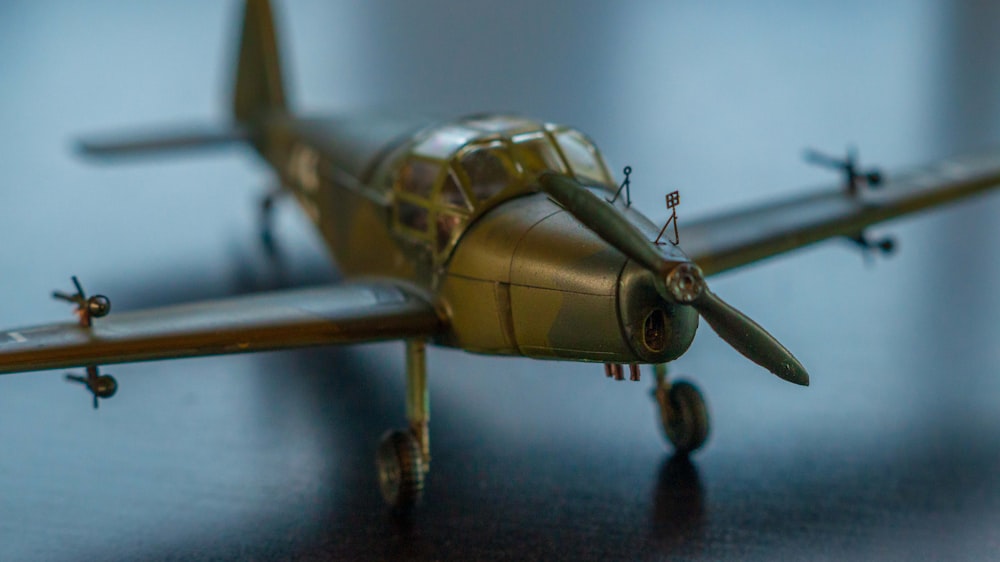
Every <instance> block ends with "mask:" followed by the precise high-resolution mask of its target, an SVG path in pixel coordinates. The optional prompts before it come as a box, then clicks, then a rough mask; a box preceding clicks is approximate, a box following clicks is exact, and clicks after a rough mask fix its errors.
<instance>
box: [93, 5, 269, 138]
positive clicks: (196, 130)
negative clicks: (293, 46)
mask: <svg viewBox="0 0 1000 562" xmlns="http://www.w3.org/2000/svg"><path fill="white" fill-rule="evenodd" d="M285 109H286V105H285V88H284V84H283V83H282V77H281V61H280V59H279V56H278V44H277V40H276V38H275V32H274V17H273V15H272V13H271V5H270V3H269V2H268V0H246V8H245V12H244V15H243V36H242V40H241V44H240V59H239V63H238V65H237V69H236V90H235V92H234V94H233V117H234V118H235V123H232V124H224V125H217V126H212V127H185V128H176V127H175V128H172V129H169V130H161V131H150V132H146V133H142V134H138V135H125V136H122V135H115V136H111V137H104V138H98V139H90V140H83V141H81V142H80V143H79V145H78V148H79V150H80V152H82V153H83V154H85V155H87V156H96V157H117V156H146V155H158V154H169V153H172V152H177V151H179V150H187V149H203V148H208V147H215V146H228V145H232V144H237V143H240V142H250V143H251V144H255V145H256V139H255V138H254V137H255V135H254V132H255V131H256V130H257V127H256V125H257V122H258V121H259V120H260V119H261V118H262V117H264V116H266V115H268V114H271V113H274V112H275V111H285Z"/></svg>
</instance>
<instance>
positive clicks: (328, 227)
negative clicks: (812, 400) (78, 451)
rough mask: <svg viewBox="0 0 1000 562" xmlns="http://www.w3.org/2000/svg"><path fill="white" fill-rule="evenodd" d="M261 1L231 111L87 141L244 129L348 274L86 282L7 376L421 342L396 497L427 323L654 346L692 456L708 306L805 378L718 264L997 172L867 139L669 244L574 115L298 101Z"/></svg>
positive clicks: (559, 353) (417, 463)
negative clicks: (325, 114) (887, 171)
mask: <svg viewBox="0 0 1000 562" xmlns="http://www.w3.org/2000/svg"><path fill="white" fill-rule="evenodd" d="M245 8H246V9H245V12H244V16H243V35H242V39H241V47H240V55H239V63H238V67H237V73H236V75H237V76H236V87H235V96H234V100H233V101H234V103H233V118H234V119H233V123H232V124H231V125H227V126H225V127H223V128H222V129H221V130H215V131H210V132H205V131H202V132H196V133H193V134H188V133H184V134H164V135H152V136H149V137H146V138H139V139H131V140H124V141H122V140H111V141H108V142H89V143H85V144H84V145H83V149H84V152H86V153H89V154H92V155H104V156H113V155H122V154H137V153H145V152H158V151H162V150H173V149H177V148H192V147H201V146H206V145H213V144H219V143H230V142H245V143H248V144H250V145H251V146H252V147H253V148H254V149H255V150H256V151H257V152H258V153H259V154H260V155H261V156H262V157H263V158H264V159H265V160H266V161H267V162H268V163H269V164H270V165H271V167H272V168H273V169H274V172H275V174H276V175H277V176H278V179H279V181H280V184H281V185H282V186H283V190H285V191H288V192H291V193H293V194H294V195H295V197H296V198H297V199H298V201H299V202H300V203H301V206H302V208H303V209H304V210H305V213H306V214H307V215H308V217H309V218H310V219H311V220H312V222H313V223H314V224H315V225H316V227H317V228H318V229H319V231H320V232H321V233H322V236H323V239H324V240H325V242H326V244H327V246H328V247H329V249H330V251H331V253H332V254H333V256H334V257H335V259H336V262H337V264H338V266H339V268H340V270H341V271H342V273H343V274H344V275H345V277H347V278H348V279H349V280H350V282H348V283H346V284H340V285H333V286H327V287H315V288H308V289H298V290H285V291H273V292H266V293H260V294H255V295H248V296H242V297H233V298H229V299H220V300H213V301H207V302H200V303H191V304H187V305H180V306H172V307H164V308H158V309H146V310H133V311H126V312H111V305H110V301H109V300H108V299H107V298H106V297H102V296H100V295H98V296H92V297H89V298H88V297H87V296H86V295H85V294H84V291H83V288H82V287H81V285H80V284H79V283H78V282H76V292H75V294H63V293H56V294H55V296H56V297H58V298H60V299H62V300H66V301H68V302H70V303H72V304H74V305H75V306H76V313H77V315H78V316H79V318H78V322H66V323H57V324H48V325H42V326H33V327H27V328H20V329H12V330H6V331H0V373H14V372H23V371H40V370H48V369H63V368H73V367H84V368H85V369H86V375H85V376H78V375H71V376H70V379H71V380H73V381H76V382H79V383H82V384H84V385H85V386H86V388H87V389H88V390H89V391H90V392H91V393H92V394H93V399H94V405H95V407H96V406H97V404H98V399H99V398H108V397H110V396H112V395H113V394H115V391H116V389H117V383H116V382H115V380H114V379H113V378H112V377H110V376H108V375H106V374H105V375H101V374H100V373H99V368H100V366H102V365H106V364H114V363H127V362H135V361H148V360H157V359H172V358H180V357H199V356H206V355H217V354H226V353H246V352H252V351H261V350H273V349H290V348H299V347H306V346H316V345H333V344H344V343H354V342H367V341H382V340H403V341H405V342H406V358H407V361H406V374H407V377H406V380H407V395H406V413H407V420H408V422H409V427H407V428H406V429H404V430H400V431H394V432H390V433H387V434H386V435H385V436H384V437H383V439H382V442H381V444H380V446H379V449H378V454H377V468H378V474H379V483H380V487H381V490H382V493H383V496H384V497H385V499H386V501H387V502H388V503H389V504H391V505H393V506H395V507H398V508H409V507H412V506H413V505H415V504H416V503H417V502H418V501H419V500H420V498H421V495H422V492H423V484H424V477H425V475H426V473H427V472H428V470H429V463H430V445H429V443H430V442H429V432H428V420H429V413H428V404H429V401H428V389H427V373H426V356H425V345H426V343H427V342H428V341H431V342H434V343H437V344H440V345H445V346H452V347H456V348H461V349H465V350H468V351H472V352H476V353H486V354H496V355H522V356H527V357H534V358H540V359H563V360H572V361H590V362H600V363H604V364H605V374H607V375H608V376H611V377H613V378H615V379H619V380H621V379H624V378H625V376H624V374H623V372H624V371H623V364H628V365H629V374H630V377H629V378H631V379H632V380H638V379H639V365H640V364H653V365H654V366H655V367H654V369H655V372H656V375H657V376H656V391H655V396H656V401H657V405H658V411H659V414H660V421H661V423H662V426H663V429H664V432H665V434H666V436H667V437H668V439H669V440H670V442H671V443H673V445H674V447H675V448H676V450H677V451H679V452H681V453H689V452H691V451H693V450H695V449H698V448H699V447H701V446H702V444H704V443H705V440H706V437H707V435H708V417H707V410H706V408H705V404H704V401H703V400H702V398H701V395H700V393H699V392H698V391H697V389H696V388H695V387H694V386H693V385H692V384H690V383H687V382H683V381H682V382H671V381H669V380H668V378H667V376H666V369H665V367H664V365H665V364H666V363H667V362H669V361H672V360H674V359H676V358H678V357H680V356H681V355H682V354H683V353H684V352H685V351H686V350H687V349H688V347H689V346H690V345H691V342H692V339H693V338H694V335H695V331H696V329H697V327H698V325H699V318H701V319H702V320H705V322H706V323H707V324H708V325H709V326H710V327H711V328H712V330H713V331H714V332H715V333H716V334H718V335H719V336H720V337H721V338H722V339H723V340H725V341H726V342H727V343H729V344H730V345H731V346H732V347H733V348H734V349H735V350H736V351H738V352H740V353H741V354H743V355H744V356H746V357H747V358H749V359H750V360H752V361H754V362H755V363H757V364H758V365H761V366H763V367H764V368H766V369H767V370H769V371H771V372H772V373H774V374H775V375H777V376H779V377H781V378H782V379H785V380H788V381H790V382H793V383H797V384H802V385H805V384H808V382H809V376H808V374H807V373H806V371H805V369H804V367H803V366H802V365H801V364H800V363H799V362H798V360H797V359H796V358H795V357H794V356H792V354H791V353H790V352H789V351H788V350H787V349H785V348H784V347H783V346H782V345H781V344H780V343H778V341H777V340H776V339H775V338H773V337H772V336H771V335H770V334H768V333H767V332H766V331H764V330H763V328H761V327H760V326H759V325H758V324H756V323H755V322H753V321H752V320H750V319H749V318H747V317H746V316H745V315H743V314H742V313H740V312H739V311H738V310H736V309H735V308H734V307H732V306H730V305H729V304H727V303H725V302H724V301H723V300H722V299H720V298H719V297H718V296H717V295H715V294H714V293H713V292H712V291H711V290H709V288H708V285H707V283H706V281H705V277H706V276H711V275H713V274H715V273H719V272H721V271H726V270H730V269H733V268H736V267H740V266H743V265H746V264H751V263H755V262H757V261H760V260H762V259H765V258H768V257H770V256H775V255H778V254H782V253H784V252H788V251H790V250H793V249H796V248H800V247H803V246H807V245H810V244H813V243H816V242H819V241H821V240H826V239H829V238H834V237H844V238H848V239H850V240H853V241H854V242H856V243H858V244H859V245H860V246H861V247H862V248H864V249H866V250H872V249H880V250H882V251H888V250H890V249H891V248H892V244H890V243H889V242H887V241H882V242H876V243H873V242H872V241H870V240H869V239H868V237H867V236H866V233H865V229H866V228H867V227H868V226H869V225H872V224H875V223H879V222H882V221H886V220H888V219H892V218H894V217H898V216H901V215H905V214H909V213H913V212H916V211H920V210H922V209H926V208H931V207H935V206H938V205H941V204H944V203H947V202H950V201H954V200H958V199H961V198H964V197H968V196H971V195H974V194H977V193H980V192H983V191H987V190H991V189H994V188H996V187H1000V154H998V153H995V152H994V153H986V154H983V155H978V156H971V157H963V158H957V159H952V160H947V161H944V162H940V163H937V164H934V165H931V166H926V167H923V168H917V169H914V170H911V171H909V172H903V173H900V174H894V175H892V176H890V177H889V178H888V179H886V178H885V177H883V176H882V175H881V174H880V173H875V172H874V171H870V170H869V171H861V170H859V169H858V167H857V164H856V162H855V159H854V157H853V156H849V157H848V158H847V159H846V160H844V161H835V160H831V159H827V158H823V157H818V156H813V160H817V161H819V162H821V163H825V164H828V165H830V164H832V165H834V166H835V167H837V168H839V169H840V170H841V171H842V172H843V173H844V180H845V181H844V182H843V183H842V184H841V185H838V186H833V187H831V188H829V189H825V190H822V191H818V192H813V193H809V194H806V195H802V196H796V197H791V198H788V199H785V200H783V201H777V202H772V203H767V204H763V205H759V206H755V207H750V208H746V209H741V210H735V211H731V212H727V213H722V214H717V215H714V216H709V217H706V218H703V219H700V220H696V221H684V222H683V223H682V224H681V228H680V236H679V238H680V240H679V242H680V243H679V245H678V246H675V245H673V244H672V243H666V244H657V243H656V240H657V239H658V238H659V235H658V232H659V233H660V234H662V230H661V229H658V228H657V226H656V225H655V224H653V223H652V222H651V221H650V220H649V219H647V218H646V217H644V216H643V215H642V214H641V213H639V212H637V211H636V210H634V209H632V208H630V205H629V204H628V203H626V200H627V197H626V198H616V197H614V195H615V194H616V192H615V185H616V182H615V181H614V180H613V179H612V177H611V174H610V173H609V172H608V170H607V167H606V166H605V164H604V161H603V159H602V158H601V155H600V153H599V152H598V150H597V148H596V147H595V146H594V144H593V143H592V142H591V141H590V140H589V139H587V137H585V136H584V135H583V134H581V133H579V132H578V131H575V130H573V129H571V128H568V127H563V126H558V125H552V124H548V123H540V122H537V121H532V120H529V119H525V118H521V117H514V116H507V115H478V116H473V117H468V118H465V119H460V120H457V121H453V122H434V121H431V120H427V119H423V118H391V117H385V116H382V117H376V116H364V115H349V116H344V117H338V118H331V119H305V118H301V117H298V116H297V115H296V114H295V112H294V111H293V110H292V109H291V108H290V107H289V104H288V103H287V101H286V99H285V90H284V81H283V79H282V74H281V64H280V56H279V52H278V47H277V41H276V37H275V30H274V24H273V19H272V13H271V8H270V5H269V3H268V2H267V1H266V0H247V2H246V7H245ZM670 200H671V199H670V198H669V197H668V204H669V201H670ZM265 202H266V203H267V204H265V205H264V207H263V208H264V209H265V210H266V209H269V208H270V199H266V200H265ZM676 224H677V223H676V222H675V223H674V225H675V226H676ZM673 242H677V240H674V241H673ZM682 247H683V251H682V250H681V248H682ZM74 281H76V280H75V278H74ZM109 313H110V314H109Z"/></svg>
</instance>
